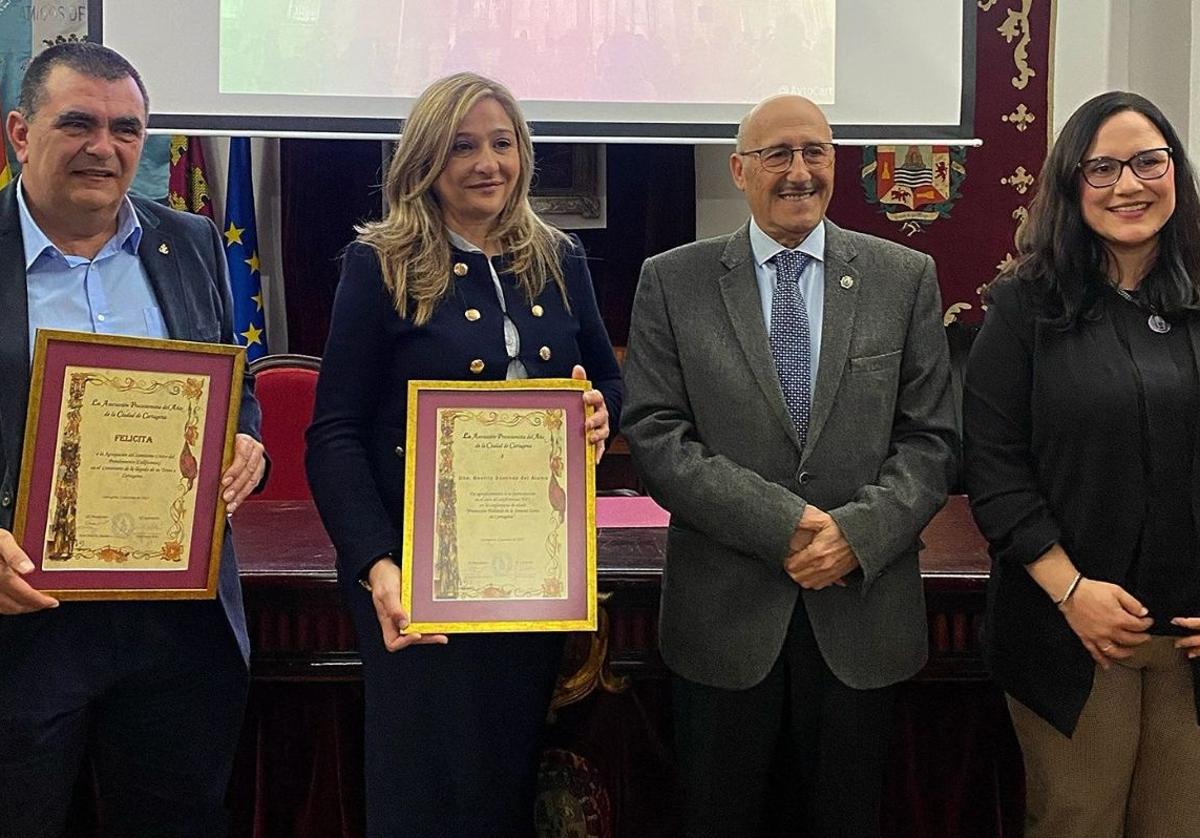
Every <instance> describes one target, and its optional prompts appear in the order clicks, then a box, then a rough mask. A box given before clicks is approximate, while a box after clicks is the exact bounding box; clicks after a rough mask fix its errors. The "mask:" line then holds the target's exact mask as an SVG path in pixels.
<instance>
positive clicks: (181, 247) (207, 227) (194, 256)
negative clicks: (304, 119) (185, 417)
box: [0, 181, 262, 660]
mask: <svg viewBox="0 0 1200 838" xmlns="http://www.w3.org/2000/svg"><path fill="white" fill-rule="evenodd" d="M133 206H134V209H135V211H136V212H137V216H138V219H139V220H140V221H141V223H142V241H141V244H140V245H139V246H138V256H139V257H140V258H141V261H142V265H143V266H144V267H145V269H146V274H147V275H148V276H149V277H150V287H151V289H152V290H153V291H154V296H155V298H156V299H157V300H158V305H159V308H160V310H161V311H162V315H163V320H164V321H165V322H166V324H167V333H168V334H169V335H170V336H171V337H172V338H176V339H178V340H197V341H204V342H206V343H234V342H235V341H234V338H233V301H232V298H231V297H230V291H229V279H228V277H227V276H226V272H227V269H226V266H225V251H224V248H223V247H222V246H221V234H220V233H219V232H217V228H216V227H215V226H213V223H212V222H211V221H209V220H208V219H207V218H204V217H203V216H199V215H190V214H188V213H183V212H176V211H175V210H171V209H167V208H166V207H163V206H160V205H158V204H155V203H153V202H151V201H146V200H143V199H141V198H133ZM28 401H29V304H28V298H27V296H26V290H25V247H24V244H23V243H22V238H21V219H20V215H19V211H18V208H17V182H16V181H14V182H13V183H12V184H10V185H9V186H8V187H6V188H5V189H3V190H0V527H2V528H4V529H11V527H12V521H13V509H14V506H15V503H16V500H15V499H16V489H17V478H18V477H19V475H20V473H21V442H22V440H23V438H24V434H25V411H26V408H27V406H28ZM261 419H262V413H261V411H260V410H259V407H258V402H257V401H255V399H254V387H253V379H251V378H250V377H249V376H247V377H246V380H245V382H244V384H243V391H242V412H241V415H240V416H239V417H238V431H239V432H240V433H245V434H250V435H251V436H253V437H254V438H255V439H258V438H259V436H260V435H259V424H260V422H261ZM219 596H220V599H221V603H222V605H224V607H225V612H226V614H227V615H228V617H229V624H230V626H231V627H232V629H233V632H234V635H235V636H236V637H237V641H238V646H239V647H240V648H241V650H242V657H243V658H245V659H247V660H248V659H249V654H250V645H249V641H248V640H247V637H246V618H245V615H244V614H243V612H242V589H241V586H240V584H239V582H238V574H237V563H236V562H235V561H234V557H233V539H232V538H231V537H230V533H229V530H228V528H226V531H225V544H224V548H223V550H222V553H221V572H220V580H219Z"/></svg>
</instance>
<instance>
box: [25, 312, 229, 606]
mask: <svg viewBox="0 0 1200 838" xmlns="http://www.w3.org/2000/svg"><path fill="white" fill-rule="evenodd" d="M244 363H245V362H244V354H243V352H242V350H240V349H239V348H237V347H233V346H223V345H218V344H207V343H189V342H183V341H163V340H151V339H145V338H126V337H114V336H110V335H94V334H87V333H77V332H59V331H47V330H41V331H39V332H38V335H37V341H36V345H35V349H34V362H33V376H32V386H31V388H30V399H29V410H28V413H27V419H26V429H25V445H24V452H23V455H22V470H21V471H22V474H21V483H20V494H19V496H18V499H17V510H16V520H15V527H14V534H15V535H16V537H17V539H18V541H19V542H20V543H21V545H22V547H23V548H24V549H25V551H26V552H27V553H28V554H29V557H30V558H31V559H32V560H33V562H34V565H35V567H36V570H35V571H34V572H33V573H32V574H30V576H29V577H28V578H29V581H30V583H31V584H33V585H34V586H35V587H37V588H39V589H41V590H44V591H45V592H47V593H49V594H51V595H52V596H56V597H59V598H61V599H131V598H139V599H173V598H206V597H213V596H215V595H216V579H217V572H218V570H219V563H220V554H221V543H222V539H223V536H224V532H225V516H224V514H223V513H224V505H223V503H221V501H220V498H219V490H218V482H219V479H220V473H221V471H222V469H223V467H224V465H225V464H226V463H227V462H228V461H229V459H230V457H231V454H232V450H233V436H234V433H235V430H236V425H237V414H238V408H239V407H240V401H241V375H242V371H243V367H244ZM235 382H236V384H235Z"/></svg>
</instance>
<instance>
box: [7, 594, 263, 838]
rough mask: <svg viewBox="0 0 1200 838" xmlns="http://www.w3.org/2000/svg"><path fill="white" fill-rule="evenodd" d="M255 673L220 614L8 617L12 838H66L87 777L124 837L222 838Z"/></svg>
mask: <svg viewBox="0 0 1200 838" xmlns="http://www.w3.org/2000/svg"><path fill="white" fill-rule="evenodd" d="M247 683H248V673H247V671H246V665H245V663H244V662H243V660H242V656H241V653H240V652H239V651H238V647H237V642H236V640H235V639H234V636H233V632H232V631H231V630H230V628H229V625H228V622H227V620H226V617H225V612H224V611H223V610H222V608H221V605H220V603H218V602H215V601H213V602H64V603H63V604H62V605H60V606H59V607H58V608H56V609H53V610H49V611H42V612H38V613H35V614H24V615H19V616H4V617H0V838H59V836H61V835H62V834H63V829H64V822H65V819H66V816H67V813H68V809H69V806H70V801H71V795H72V792H73V790H74V787H75V781H76V778H77V777H78V776H79V770H80V766H81V765H82V764H83V762H84V759H85V757H88V756H90V757H91V760H92V764H93V765H94V766H95V769H96V776H97V781H98V784H99V792H100V797H101V803H102V806H103V812H104V823H105V825H106V830H105V834H106V835H107V836H111V838H146V837H147V836H154V838H214V836H218V838H219V836H223V835H225V833H226V828H227V826H226V820H227V818H226V812H225V792H226V788H227V785H228V782H229V772H230V770H231V767H232V764H233V756H234V752H235V750H236V748H237V740H238V734H239V732H240V730H241V724H242V714H243V711H244V708H245V704H246V689H247Z"/></svg>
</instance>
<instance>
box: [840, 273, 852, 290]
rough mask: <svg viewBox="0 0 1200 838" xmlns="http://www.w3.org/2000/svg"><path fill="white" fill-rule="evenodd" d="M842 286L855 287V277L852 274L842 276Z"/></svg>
mask: <svg viewBox="0 0 1200 838" xmlns="http://www.w3.org/2000/svg"><path fill="white" fill-rule="evenodd" d="M841 286H842V287H843V288H853V287H854V277H852V276H844V277H842V279H841Z"/></svg>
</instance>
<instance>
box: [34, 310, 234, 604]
mask: <svg viewBox="0 0 1200 838" xmlns="http://www.w3.org/2000/svg"><path fill="white" fill-rule="evenodd" d="M51 341H55V342H58V343H85V344H97V345H104V346H127V347H130V348H132V349H162V350H168V351H174V352H188V353H197V354H206V355H226V356H229V357H230V358H231V359H232V361H233V370H232V372H231V376H230V386H229V407H228V410H227V411H226V417H225V445H224V447H223V450H222V452H221V472H224V471H225V469H226V468H228V467H229V464H230V463H232V462H233V446H234V436H235V435H236V433H237V421H238V413H239V411H240V410H241V405H242V377H243V375H244V373H245V369H246V352H245V350H244V349H242V348H241V347H240V346H231V345H228V344H223V343H203V342H200V341H189V340H164V339H160V338H135V337H126V336H123V335H100V334H94V333H91V332H71V331H64V330H59V329H38V332H37V337H36V340H35V342H34V349H33V365H32V368H31V370H30V380H29V407H28V409H27V410H26V413H25V439H24V442H23V444H22V447H21V475H20V478H19V480H20V482H19V483H18V484H17V485H18V486H20V487H23V491H20V492H18V493H17V508H16V511H15V513H14V516H13V536H14V537H15V538H16V540H17V542H18V543H20V542H22V541H23V539H24V535H25V522H26V518H27V517H28V514H29V497H28V490H27V488H25V487H28V486H29V485H30V481H31V480H32V477H33V460H34V455H35V451H36V447H37V445H36V437H37V434H36V429H37V426H38V421H39V419H40V417H41V410H42V389H43V387H44V386H45V383H46V382H45V371H46V353H47V352H48V351H49V344H50V342H51ZM63 386H64V388H65V387H66V386H67V384H66V382H65V381H64V382H63ZM47 514H49V510H47ZM225 520H226V518H225V500H224V498H222V496H221V494H220V493H218V494H217V499H216V507H215V509H214V513H213V532H212V541H211V545H212V546H211V549H210V551H209V557H208V578H207V580H206V583H205V587H204V588H203V589H201V588H137V589H129V588H90V589H87V590H78V589H70V590H58V589H53V588H40V589H39V590H41V592H42V593H44V594H46V595H47V596H52V597H54V598H55V599H61V600H85V599H86V600H90V599H103V600H123V599H135V600H136V599H213V598H215V597H216V595H217V580H218V578H219V575H220V571H221V546H222V543H223V542H224V540H225ZM43 561H44V558H43ZM131 572H137V571H131Z"/></svg>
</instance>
